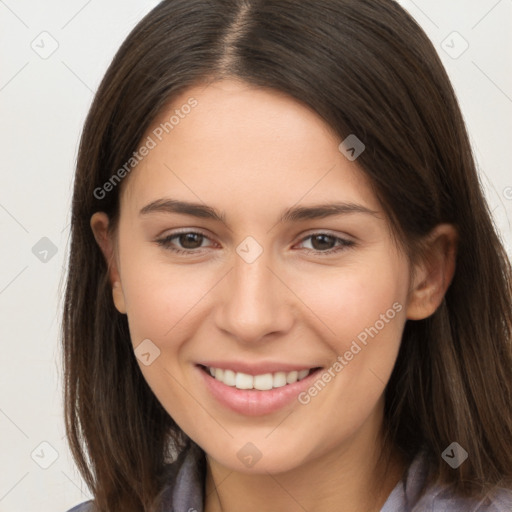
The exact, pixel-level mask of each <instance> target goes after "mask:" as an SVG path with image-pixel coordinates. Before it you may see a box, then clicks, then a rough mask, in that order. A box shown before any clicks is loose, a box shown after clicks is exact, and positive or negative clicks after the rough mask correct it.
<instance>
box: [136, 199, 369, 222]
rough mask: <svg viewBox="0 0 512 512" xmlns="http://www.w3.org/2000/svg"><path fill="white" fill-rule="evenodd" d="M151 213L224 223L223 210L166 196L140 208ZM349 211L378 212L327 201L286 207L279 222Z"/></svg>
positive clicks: (311, 218) (348, 212)
mask: <svg viewBox="0 0 512 512" xmlns="http://www.w3.org/2000/svg"><path fill="white" fill-rule="evenodd" d="M152 213H181V214H185V215H191V216H193V217H198V218H201V219H211V220H215V221H218V222H222V223H223V224H226V214H225V213H224V212H218V211H217V210H216V209H215V208H212V207H211V206H207V205H205V204H200V203H190V202H187V201H178V200H176V199H167V198H166V199H158V200H156V201H153V202H151V203H149V204H147V205H146V206H144V208H142V209H141V210H140V212H139V215H148V214H152ZM351 213H363V214H367V215H374V216H377V215H378V212H376V211H373V210H370V209H369V208H366V207H365V206H363V205H360V204H357V203H343V202H342V203H327V204H318V205H312V206H295V207H291V208H288V209H286V210H285V211H284V212H283V213H282V215H281V218H280V219H279V222H299V221H304V220H315V219H323V218H326V217H331V216H335V215H346V214H351ZM226 225H227V224H226Z"/></svg>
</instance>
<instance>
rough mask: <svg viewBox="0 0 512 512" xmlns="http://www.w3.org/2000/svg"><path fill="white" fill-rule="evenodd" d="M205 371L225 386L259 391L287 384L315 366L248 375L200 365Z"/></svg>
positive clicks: (309, 371)
mask: <svg viewBox="0 0 512 512" xmlns="http://www.w3.org/2000/svg"><path fill="white" fill-rule="evenodd" d="M202 368H203V369H204V370H205V371H207V372H209V373H210V375H211V376H212V377H213V378H214V379H215V380H217V381H219V382H222V383H223V384H225V385H226V386H230V387H236V388H237V389H257V390H259V391H268V390H270V389H273V388H281V387H283V386H286V385H288V384H294V383H295V382H297V381H299V380H302V379H304V378H306V377H307V376H308V375H309V374H310V373H311V372H312V371H313V370H315V368H310V369H306V370H300V371H296V370H294V371H291V372H284V371H279V372H275V373H263V374H260V375H248V374H247V373H242V372H235V371H233V370H227V369H222V368H213V367H210V366H203V367H202Z"/></svg>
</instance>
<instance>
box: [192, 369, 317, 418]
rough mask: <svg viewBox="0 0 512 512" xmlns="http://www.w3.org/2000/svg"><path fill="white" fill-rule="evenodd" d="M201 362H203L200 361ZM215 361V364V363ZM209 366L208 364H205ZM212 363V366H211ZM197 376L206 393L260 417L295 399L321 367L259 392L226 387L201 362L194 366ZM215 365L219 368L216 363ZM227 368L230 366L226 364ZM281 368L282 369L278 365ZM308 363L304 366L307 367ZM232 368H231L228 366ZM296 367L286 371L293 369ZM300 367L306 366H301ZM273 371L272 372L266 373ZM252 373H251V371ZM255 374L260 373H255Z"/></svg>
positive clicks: (235, 408)
mask: <svg viewBox="0 0 512 512" xmlns="http://www.w3.org/2000/svg"><path fill="white" fill-rule="evenodd" d="M201 364H202V363H201ZM217 364H218V363H217ZM204 366H210V365H204ZM212 366H213V365H212ZM195 368H196V370H197V372H198V373H199V378H200V379H202V382H203V383H204V386H205V387H206V389H207V390H208V392H209V393H210V394H211V395H212V396H213V397H214V398H215V399H216V400H217V402H219V403H220V404H221V405H223V406H224V407H226V408H228V409H230V410H231V411H234V412H236V413H238V414H243V415H244V416H263V415H266V414H271V413H273V412H276V411H278V410H279V409H281V408H283V407H285V406H286V405H289V404H291V403H292V402H294V401H296V400H297V397H298V395H299V394H300V393H301V392H303V391H305V390H306V389H307V388H308V387H310V386H311V384H312V383H313V381H314V380H316V378H317V377H318V374H319V372H321V370H322V368H317V369H316V370H315V371H313V372H311V373H310V374H309V375H308V376H307V377H305V378H304V379H302V380H299V381H297V382H294V383H293V384H287V385H286V386H283V387H280V388H273V389H269V390H268V391H259V390H256V389H238V388H235V387H231V386H227V385H226V384H224V383H223V382H220V381H218V380H217V379H215V378H213V377H212V376H211V375H210V373H208V372H207V371H205V369H204V368H202V367H201V366H200V365H196V367H195ZM215 368H221V367H220V366H215ZM226 368H227V369H230V367H226ZM281 368H283V367H282V366H281ZM309 368H311V366H309V367H307V369H309ZM231 369H233V367H231ZM294 369H295V368H293V369H292V370H289V371H293V370H294ZM300 369H306V368H304V367H302V368H300ZM268 373H273V372H268ZM251 375H252V374H251ZM254 375H259V373H255V374H254Z"/></svg>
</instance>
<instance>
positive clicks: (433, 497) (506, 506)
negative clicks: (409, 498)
mask: <svg viewBox="0 0 512 512" xmlns="http://www.w3.org/2000/svg"><path fill="white" fill-rule="evenodd" d="M416 511H418V512H419V511H422V512H423V511H429V512H459V511H464V512H510V511H512V490H506V489H499V490H497V491H495V492H494V493H493V494H491V495H488V496H487V497H485V498H483V499H474V498H463V497H460V496H456V495H454V494H453V493H452V492H450V491H449V490H446V489H445V490H441V491H440V490H439V489H433V490H432V491H431V492H428V491H427V493H426V494H425V495H424V496H423V498H422V499H421V500H420V502H419V503H418V504H417V505H416V506H415V507H414V508H413V512H416Z"/></svg>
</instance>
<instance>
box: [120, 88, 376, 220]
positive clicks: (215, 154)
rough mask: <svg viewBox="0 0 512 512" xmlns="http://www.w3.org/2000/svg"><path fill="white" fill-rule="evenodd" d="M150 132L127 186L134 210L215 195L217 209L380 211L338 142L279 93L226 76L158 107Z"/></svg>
mask: <svg viewBox="0 0 512 512" xmlns="http://www.w3.org/2000/svg"><path fill="white" fill-rule="evenodd" d="M191 105H193V107H191ZM148 137H149V138H150V139H151V140H152V141H153V144H151V145H152V146H154V147H153V148H152V149H151V150H150V151H149V154H148V155H147V156H145V157H144V158H143V159H142V160H141V162H140V163H139V164H138V165H137V166H136V168H135V169H134V171H133V172H132V173H131V175H130V176H129V179H128V180H127V181H128V183H126V184H125V185H126V197H125V198H124V201H125V202H129V203H131V204H132V205H133V207H134V208H141V207H142V206H144V204H146V203H147V202H149V201H150V200H154V199H157V196H158V197H162V196H164V195H165V194H169V195H171V196H173V197H177V198H178V199H188V200H191V199H192V200H195V201H197V200H198V199H200V200H202V199H203V198H204V199H205V200H206V198H210V199H212V200H214V199H215V198H217V199H218V200H219V201H220V202H221V203H223V204H222V205H221V206H220V208H221V209H224V204H225V203H226V202H229V203H230V204H233V205H237V204H238V206H241V204H242V203H243V205H245V207H246V208H248V207H249V205H258V204H259V205H260V208H261V207H264V206H265V205H270V204H286V205H288V206H290V205H292V204H295V203H297V202H298V201H301V200H302V199H307V200H311V201H313V202H316V201H321V200H326V199H327V200H340V201H342V200H346V201H352V202H353V201H358V202H360V203H364V204H365V205H366V206H368V207H369V208H372V209H374V210H375V209H379V208H378V203H377V200H376V198H375V197H374V194H373V192H372V190H371V187H370V184H369V181H368V179H367V178H366V176H365V175H364V173H363V172H362V170H361V169H360V168H359V167H358V166H357V163H356V162H351V161H349V160H347V159H346V158H345V156H344V155H343V154H342V153H341V152H340V151H339V149H338V146H339V144H340V142H341V139H340V138H339V137H338V136H337V135H336V134H335V133H334V132H333V130H331V128H330V127H329V126H328V125H327V124H326V123H325V121H323V120H322V119H321V118H320V117H319V116H318V115H317V114H316V113H315V112H314V111H313V110H311V109H310V108H308V107H307V106H305V105H304V104H302V103H300V102H299V101H297V100H295V99H294V98H291V97H289V96H287V95H285V94H283V93H281V92H279V91H274V90H269V89H262V88H256V87H254V86H252V85H249V84H246V83H243V82H238V81H231V80H224V81H220V82H215V83H213V84H209V85H198V86H195V87H192V88H190V89H188V90H186V91H184V92H182V93H181V94H180V95H179V96H178V97H175V98H174V99H173V100H172V102H170V103H169V104H168V105H167V107H166V108H165V109H164V110H162V112H161V113H160V114H159V116H158V117H157V118H156V119H155V121H154V122H153V123H152V125H151V127H150V128H149V129H148V130H147V132H146V134H145V136H144V137H143V141H146V140H148ZM206 202H208V204H211V202H212V201H206Z"/></svg>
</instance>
